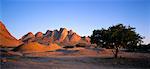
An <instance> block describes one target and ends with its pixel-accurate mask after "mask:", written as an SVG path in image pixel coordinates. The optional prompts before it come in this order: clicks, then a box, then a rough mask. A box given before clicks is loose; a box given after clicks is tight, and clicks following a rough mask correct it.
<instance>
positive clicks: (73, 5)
mask: <svg viewBox="0 0 150 69" xmlns="http://www.w3.org/2000/svg"><path fill="white" fill-rule="evenodd" d="M0 20H1V21H2V22H3V23H4V24H5V25H6V27H7V28H8V30H9V31H10V32H11V34H12V35H13V36H15V37H16V38H18V39H19V38H20V37H22V36H23V35H24V34H26V33H28V32H33V33H34V34H35V33H36V32H38V31H41V32H43V33H45V32H46V31H47V30H48V29H50V30H54V29H59V28H61V27H65V28H67V29H69V30H70V29H72V30H73V31H74V32H76V33H77V34H79V35H81V36H84V35H85V36H87V35H91V34H92V31H93V30H94V29H101V28H108V27H109V26H112V25H115V24H118V23H123V24H124V25H130V26H132V27H136V32H138V33H139V34H141V35H142V36H145V39H144V42H145V43H148V42H150V1H148V0H0Z"/></svg>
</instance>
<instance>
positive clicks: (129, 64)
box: [0, 50, 150, 69]
mask: <svg viewBox="0 0 150 69" xmlns="http://www.w3.org/2000/svg"><path fill="white" fill-rule="evenodd" d="M85 51H87V50H85ZM65 52H66V51H65ZM91 52H92V51H88V52H84V50H82V51H80V52H73V53H71V54H66V53H68V51H67V52H66V53H65V54H64V53H63V54H62V52H61V53H60V51H59V52H45V53H32V54H24V56H3V57H1V60H6V61H5V62H1V63H0V68H1V69H150V53H131V52H120V53H119V56H121V57H119V58H118V59H114V58H112V57H113V56H112V54H111V53H110V52H106V51H105V52H102V51H101V52H97V53H99V54H94V55H91V54H90V53H91ZM69 53H70V51H69ZM79 53H80V55H79ZM81 53H82V54H81ZM88 53H89V55H88ZM93 53H94V52H92V54H93Z"/></svg>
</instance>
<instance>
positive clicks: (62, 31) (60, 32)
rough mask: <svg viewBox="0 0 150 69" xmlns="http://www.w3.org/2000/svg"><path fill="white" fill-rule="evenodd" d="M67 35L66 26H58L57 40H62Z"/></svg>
mask: <svg viewBox="0 0 150 69" xmlns="http://www.w3.org/2000/svg"><path fill="white" fill-rule="evenodd" d="M67 35H68V31H67V29H66V28H60V31H59V36H58V41H59V42H62V41H64V39H65V38H66V37H67Z"/></svg>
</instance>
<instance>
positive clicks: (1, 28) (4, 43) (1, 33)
mask: <svg viewBox="0 0 150 69" xmlns="http://www.w3.org/2000/svg"><path fill="white" fill-rule="evenodd" d="M21 43H22V42H21V41H19V40H17V39H16V38H15V37H13V36H12V35H11V34H10V33H9V31H8V30H7V28H6V27H5V25H4V24H3V23H2V22H1V21H0V47H17V46H18V45H20V44H21Z"/></svg>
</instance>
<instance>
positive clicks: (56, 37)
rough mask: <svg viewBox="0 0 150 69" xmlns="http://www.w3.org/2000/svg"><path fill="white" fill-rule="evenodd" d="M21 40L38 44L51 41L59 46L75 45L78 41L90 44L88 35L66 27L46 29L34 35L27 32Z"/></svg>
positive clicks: (47, 43)
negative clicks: (79, 33)
mask: <svg viewBox="0 0 150 69" xmlns="http://www.w3.org/2000/svg"><path fill="white" fill-rule="evenodd" d="M20 40H21V41H22V42H24V43H28V42H38V43H40V44H44V45H49V44H51V43H57V44H59V45H61V46H69V45H76V44H78V43H85V44H90V38H89V37H82V38H81V36H79V35H78V34H76V33H75V32H73V31H72V30H69V31H68V30H67V29H66V28H60V30H59V31H58V30H53V31H51V30H47V32H46V33H42V32H37V33H36V34H35V35H34V34H33V33H32V32H29V33H27V34H26V35H24V36H23V37H22V38H21V39H20Z"/></svg>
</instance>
